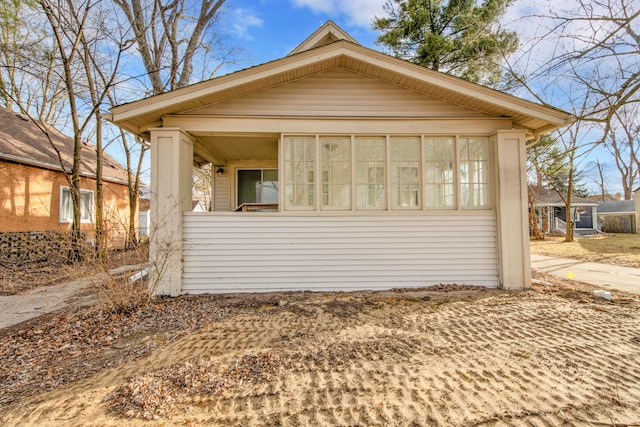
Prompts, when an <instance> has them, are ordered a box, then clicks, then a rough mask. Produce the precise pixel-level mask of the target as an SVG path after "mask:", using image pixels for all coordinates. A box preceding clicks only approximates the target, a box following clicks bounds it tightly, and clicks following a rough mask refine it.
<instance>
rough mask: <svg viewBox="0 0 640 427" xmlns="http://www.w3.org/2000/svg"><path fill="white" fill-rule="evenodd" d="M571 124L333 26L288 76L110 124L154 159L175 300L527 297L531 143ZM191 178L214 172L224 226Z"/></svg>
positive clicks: (159, 242)
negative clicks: (458, 287) (449, 289)
mask: <svg viewBox="0 0 640 427" xmlns="http://www.w3.org/2000/svg"><path fill="white" fill-rule="evenodd" d="M570 120H571V116H570V115H569V114H567V113H565V112H562V111H559V110H556V109H552V108H548V107H543V106H541V105H538V104H535V103H531V102H528V101H525V100H522V99H519V98H516V97H513V96H510V95H507V94H504V93H501V92H498V91H495V90H492V89H488V88H485V87H482V86H479V85H476V84H473V83H469V82H467V81H464V80H461V79H458V78H455V77H452V76H449V75H446V74H442V73H438V72H435V71H431V70H428V69H425V68H423V67H420V66H417V65H414V64H412V63H409V62H406V61H403V60H400V59H397V58H394V57H391V56H388V55H385V54H383V53H380V52H377V51H375V50H371V49H368V48H365V47H362V46H360V45H359V44H358V43H357V42H356V41H355V40H354V39H353V38H351V37H350V36H349V35H348V34H346V33H345V32H344V31H343V30H342V29H340V28H339V27H337V26H336V25H335V24H334V23H332V22H330V21H329V22H327V23H326V24H324V25H323V26H322V27H320V28H319V29H318V30H317V31H316V32H314V33H313V34H312V35H311V36H310V37H309V38H307V39H306V40H305V41H304V42H303V43H302V44H301V45H299V46H298V47H297V48H296V49H295V50H294V51H293V52H291V53H290V54H289V55H288V56H286V57H284V58H282V59H279V60H276V61H273V62H269V63H266V64H263V65H259V66H256V67H252V68H249V69H246V70H242V71H238V72H236V73H233V74H229V75H226V76H222V77H219V78H215V79H212V80H209V81H205V82H202V83H198V84H194V85H192V86H189V87H186V88H182V89H179V90H176V91H173V92H171V93H167V94H162V95H158V96H154V97H151V98H148V99H143V100H140V101H137V102H133V103H130V104H125V105H121V106H118V107H115V108H114V109H113V110H112V121H113V122H114V123H116V124H118V125H119V126H121V127H122V128H124V129H127V130H129V131H131V132H133V133H135V134H136V135H139V136H141V137H143V138H145V139H147V140H150V141H151V144H152V151H151V152H152V162H151V168H152V171H151V175H152V184H151V187H152V195H153V196H152V197H153V203H152V208H153V212H152V215H151V217H152V220H155V221H157V223H156V224H154V230H156V232H155V234H154V235H153V236H152V237H151V251H152V255H151V256H152V258H153V257H155V258H156V259H161V260H163V262H162V263H161V264H162V268H159V270H158V271H157V272H156V274H158V275H160V277H159V279H160V281H159V283H160V285H159V287H158V293H160V294H169V295H178V294H181V293H204V292H237V291H275V290H304V289H309V290H354V289H388V288H394V287H420V286H427V285H433V284H438V283H458V284H475V285H484V286H488V287H498V286H500V287H503V288H508V289H521V288H527V287H529V286H530V277H529V272H530V266H529V246H528V225H527V224H528V223H527V205H526V200H527V187H526V182H525V175H526V171H525V149H526V144H527V141H531V140H533V139H535V138H536V137H538V136H539V135H541V134H543V133H545V132H549V131H551V130H553V129H556V128H558V127H561V126H564V125H565V124H567V123H568V122H569V121H570ZM194 162H195V163H202V162H210V163H212V164H214V165H215V166H214V168H213V170H214V177H213V179H214V196H213V203H212V206H213V208H212V210H213V211H212V212H202V213H195V212H190V211H191V176H192V175H191V168H192V165H193V164H194ZM159 219H161V220H159ZM152 261H153V259H152Z"/></svg>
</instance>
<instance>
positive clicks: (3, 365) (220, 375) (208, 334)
mask: <svg viewBox="0 0 640 427" xmlns="http://www.w3.org/2000/svg"><path fill="white" fill-rule="evenodd" d="M544 279H546V280H551V279H550V278H549V277H546V278H544ZM551 281H552V282H553V286H540V287H536V288H535V289H534V290H532V291H526V292H501V291H490V290H483V289H474V288H461V287H457V286H441V287H439V288H437V289H435V290H420V291H411V292H404V291H401V290H399V291H396V292H383V293H373V292H361V293H345V294H341V293H338V294H316V293H286V294H269V295H230V296H224V297H215V296H203V297H182V298H177V299H167V300H158V301H156V303H155V304H154V305H153V306H150V307H147V308H145V309H142V310H140V311H139V312H137V313H134V314H131V315H126V316H124V315H108V314H106V313H102V312H99V311H93V312H90V313H86V312H77V313H72V312H61V313H57V314H55V315H52V316H49V317H46V318H41V319H40V320H39V321H36V322H31V323H30V324H23V325H18V326H16V327H14V328H11V329H7V330H4V331H0V406H2V408H3V409H2V411H1V413H0V424H2V425H39V426H40V425H45V426H46V425H52V426H74V425H75V426H84V425H101V426H119V425H123V424H127V425H188V426H198V425H200V426H205V425H207V426H208V425H214V426H215V425H220V426H252V425H294V426H295V425H305V426H306V425H351V426H353V425H363V426H364V425H366V426H371V425H385V426H386V425H399V426H409V425H411V426H421V425H425V426H426V425H442V426H525V425H526V426H532V425H535V426H558V425H572V426H573V425H584V426H591V425H602V426H614V425H615V426H618V425H639V424H640V409H638V408H640V299H638V298H637V297H634V296H631V295H628V294H620V293H614V294H613V296H614V301H613V302H607V301H604V300H600V299H597V298H595V297H594V296H593V294H592V289H591V288H589V286H588V285H581V284H576V283H575V282H572V283H567V284H561V283H560V282H558V281H553V280H551Z"/></svg>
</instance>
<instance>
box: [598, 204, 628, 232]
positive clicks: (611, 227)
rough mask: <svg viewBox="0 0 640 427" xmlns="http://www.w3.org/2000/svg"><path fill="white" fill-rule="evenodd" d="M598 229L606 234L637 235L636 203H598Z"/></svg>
mask: <svg viewBox="0 0 640 427" xmlns="http://www.w3.org/2000/svg"><path fill="white" fill-rule="evenodd" d="M598 229H599V230H600V231H603V232H605V233H636V230H637V223H636V201H635V200H615V201H611V202H601V203H598Z"/></svg>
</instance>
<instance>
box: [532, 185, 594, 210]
mask: <svg viewBox="0 0 640 427" xmlns="http://www.w3.org/2000/svg"><path fill="white" fill-rule="evenodd" d="M529 191H531V186H529ZM564 197H565V194H561V193H560V192H558V191H557V190H554V189H552V188H544V187H542V188H540V190H539V191H538V197H536V206H561V207H562V206H564V205H565V202H564ZM597 205H598V204H597V203H594V202H592V201H590V200H589V199H587V198H584V197H580V196H578V195H576V194H573V195H572V196H571V206H597Z"/></svg>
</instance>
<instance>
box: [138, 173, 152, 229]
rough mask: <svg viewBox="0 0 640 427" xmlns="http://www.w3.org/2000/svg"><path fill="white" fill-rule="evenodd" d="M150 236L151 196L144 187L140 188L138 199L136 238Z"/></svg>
mask: <svg viewBox="0 0 640 427" xmlns="http://www.w3.org/2000/svg"><path fill="white" fill-rule="evenodd" d="M150 235H151V194H150V192H149V188H148V187H147V186H146V185H145V186H143V185H141V186H140V198H139V201H138V237H139V238H145V237H149V236H150Z"/></svg>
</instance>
